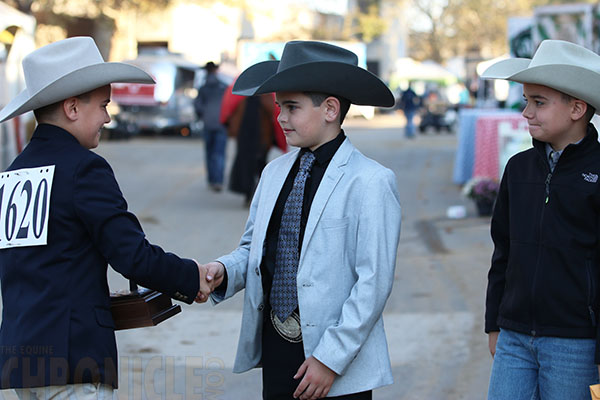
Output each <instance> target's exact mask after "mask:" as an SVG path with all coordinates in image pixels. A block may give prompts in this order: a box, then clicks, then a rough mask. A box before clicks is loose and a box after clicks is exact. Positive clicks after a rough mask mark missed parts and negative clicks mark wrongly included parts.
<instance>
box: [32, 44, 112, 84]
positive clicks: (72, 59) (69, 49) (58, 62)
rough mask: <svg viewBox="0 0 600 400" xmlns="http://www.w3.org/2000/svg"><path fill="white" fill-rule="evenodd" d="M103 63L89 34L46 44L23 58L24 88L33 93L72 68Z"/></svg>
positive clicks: (72, 69)
mask: <svg viewBox="0 0 600 400" xmlns="http://www.w3.org/2000/svg"><path fill="white" fill-rule="evenodd" d="M103 62H104V59H103V58H102V55H101V54H100V51H99V50H98V47H96V43H95V42H94V40H93V39H92V38H91V37H72V38H68V39H64V40H60V41H58V42H54V43H50V44H48V45H46V46H44V47H41V48H39V49H37V50H34V51H33V52H31V53H30V54H29V55H27V56H26V57H25V58H24V59H23V73H24V75H25V84H26V86H27V91H28V92H29V93H30V94H35V93H37V92H39V91H40V90H42V89H43V88H45V87H46V86H47V85H49V84H51V83H52V82H55V81H56V80H58V79H59V78H61V77H63V76H65V75H68V74H69V73H71V72H72V71H76V70H78V69H81V68H84V67H87V66H90V65H95V64H101V63H103Z"/></svg>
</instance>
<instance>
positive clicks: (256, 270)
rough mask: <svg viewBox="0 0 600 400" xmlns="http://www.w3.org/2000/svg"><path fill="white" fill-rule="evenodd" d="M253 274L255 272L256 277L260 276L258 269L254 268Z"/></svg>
mask: <svg viewBox="0 0 600 400" xmlns="http://www.w3.org/2000/svg"><path fill="white" fill-rule="evenodd" d="M254 272H256V275H260V270H259V269H258V267H256V268H254Z"/></svg>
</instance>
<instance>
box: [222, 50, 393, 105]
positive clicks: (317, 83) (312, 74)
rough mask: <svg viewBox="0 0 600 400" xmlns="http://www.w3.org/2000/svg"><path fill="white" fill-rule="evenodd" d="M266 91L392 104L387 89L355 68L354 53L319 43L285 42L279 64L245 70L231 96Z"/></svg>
mask: <svg viewBox="0 0 600 400" xmlns="http://www.w3.org/2000/svg"><path fill="white" fill-rule="evenodd" d="M270 92H320V93H325V94H332V95H337V96H340V97H343V98H345V99H347V100H349V101H350V102H351V103H353V104H358V105H370V106H379V107H392V106H393V105H394V95H393V94H392V92H391V91H390V89H388V87H387V86H386V85H385V84H384V83H383V82H382V81H381V80H380V79H379V78H378V77H377V76H375V75H373V74H372V73H370V72H369V71H367V70H365V69H363V68H360V67H359V66H358V57H357V56H356V54H354V53H353V52H351V51H349V50H346V49H343V48H341V47H338V46H334V45H331V44H328V43H323V42H313V41H291V42H288V43H286V44H285V47H284V48H283V54H282V55H281V61H263V62H260V63H258V64H255V65H252V66H251V67H248V68H247V69H246V70H245V71H244V72H242V73H241V74H240V76H239V77H238V78H237V80H236V82H235V84H234V86H233V94H237V95H241V96H254V95H256V94H262V93H270Z"/></svg>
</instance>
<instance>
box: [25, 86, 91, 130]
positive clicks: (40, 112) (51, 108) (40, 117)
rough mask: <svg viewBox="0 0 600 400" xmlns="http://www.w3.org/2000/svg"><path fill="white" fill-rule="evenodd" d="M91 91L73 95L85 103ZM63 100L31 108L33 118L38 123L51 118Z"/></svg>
mask: <svg viewBox="0 0 600 400" xmlns="http://www.w3.org/2000/svg"><path fill="white" fill-rule="evenodd" d="M91 93H92V91H89V92H86V93H82V94H80V95H78V96H73V97H77V98H78V99H80V100H81V101H83V102H84V103H87V102H88V101H90V96H91ZM65 100H66V99H65ZM65 100H61V101H57V102H56V103H52V104H48V105H47V106H43V107H40V108H38V109H35V110H33V115H34V116H35V119H36V121H37V122H38V124H39V123H42V122H44V121H47V120H49V119H50V120H51V119H52V117H53V116H54V115H55V114H56V112H57V111H58V110H59V109H60V107H62V104H63V102H64V101H65Z"/></svg>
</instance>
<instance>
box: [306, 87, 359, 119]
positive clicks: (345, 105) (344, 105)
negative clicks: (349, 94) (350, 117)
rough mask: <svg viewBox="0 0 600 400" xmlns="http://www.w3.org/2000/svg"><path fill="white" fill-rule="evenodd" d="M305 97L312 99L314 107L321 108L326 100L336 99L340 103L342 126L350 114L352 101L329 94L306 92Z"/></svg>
mask: <svg viewBox="0 0 600 400" xmlns="http://www.w3.org/2000/svg"><path fill="white" fill-rule="evenodd" d="M304 94H305V95H307V96H308V97H310V100H311V101H312V103H313V106H315V107H318V106H320V105H321V104H322V103H323V102H324V101H325V99H327V98H328V97H335V98H336V99H338V101H339V102H340V125H341V124H342V123H343V122H344V119H345V118H346V114H348V110H349V109H350V100H347V99H345V98H343V97H341V96H337V95H335V94H327V93H320V92H304Z"/></svg>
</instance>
